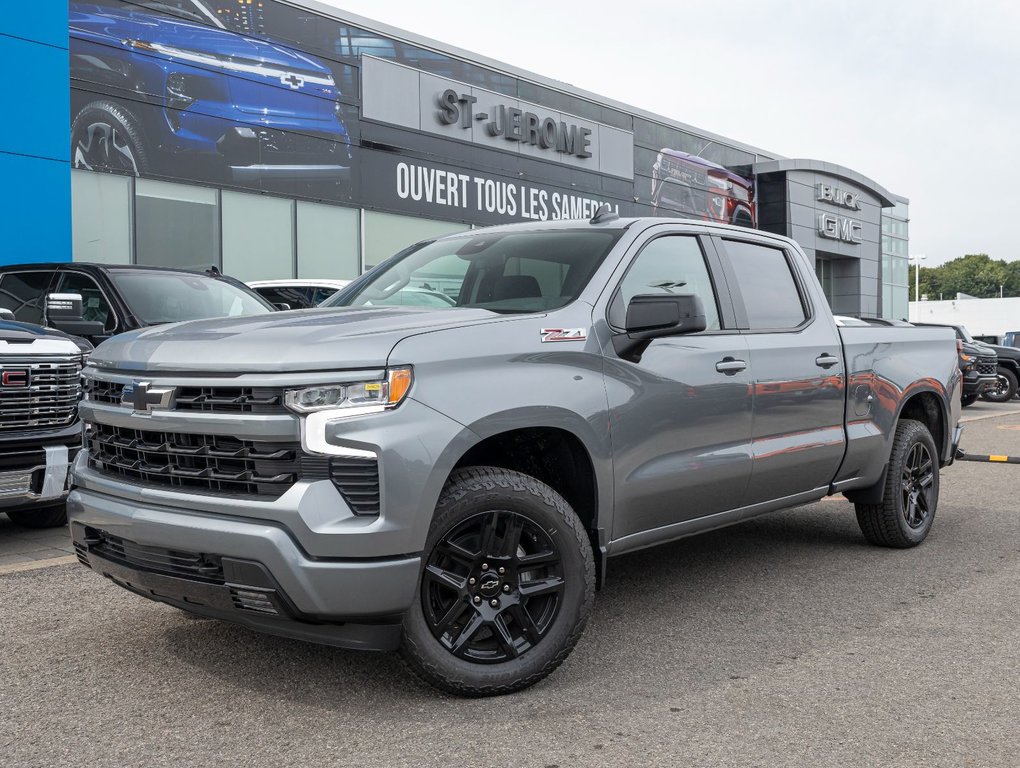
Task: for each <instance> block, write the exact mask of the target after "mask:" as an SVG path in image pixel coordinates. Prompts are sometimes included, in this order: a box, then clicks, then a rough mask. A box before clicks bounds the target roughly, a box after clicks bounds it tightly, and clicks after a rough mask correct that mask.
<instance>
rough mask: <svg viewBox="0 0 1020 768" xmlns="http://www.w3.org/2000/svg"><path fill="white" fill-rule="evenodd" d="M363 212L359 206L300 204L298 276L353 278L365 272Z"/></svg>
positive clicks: (298, 218) (298, 205)
mask: <svg viewBox="0 0 1020 768" xmlns="http://www.w3.org/2000/svg"><path fill="white" fill-rule="evenodd" d="M359 219H360V216H359V213H358V211H357V209H355V208H340V207H339V206H336V205H322V204H321V203H306V202H304V201H303V200H299V201H298V204H297V276H298V277H304V278H310V279H315V278H328V279H330V280H350V279H353V278H355V277H357V276H358V275H359V274H361V237H360V232H359V229H360V222H359Z"/></svg>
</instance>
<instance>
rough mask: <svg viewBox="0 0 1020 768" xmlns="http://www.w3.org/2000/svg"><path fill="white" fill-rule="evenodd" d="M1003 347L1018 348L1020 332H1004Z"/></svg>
mask: <svg viewBox="0 0 1020 768" xmlns="http://www.w3.org/2000/svg"><path fill="white" fill-rule="evenodd" d="M1002 345H1003V346H1004V347H1020V331H1006V334H1005V335H1004V336H1003V337H1002Z"/></svg>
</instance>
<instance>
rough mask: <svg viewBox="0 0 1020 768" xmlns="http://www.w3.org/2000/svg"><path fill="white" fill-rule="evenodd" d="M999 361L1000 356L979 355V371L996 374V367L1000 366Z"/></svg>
mask: <svg viewBox="0 0 1020 768" xmlns="http://www.w3.org/2000/svg"><path fill="white" fill-rule="evenodd" d="M997 363H998V358H995V357H979V358H978V362H977V369H978V373H990V374H992V375H994V374H995V373H996V368H997V367H998V366H997Z"/></svg>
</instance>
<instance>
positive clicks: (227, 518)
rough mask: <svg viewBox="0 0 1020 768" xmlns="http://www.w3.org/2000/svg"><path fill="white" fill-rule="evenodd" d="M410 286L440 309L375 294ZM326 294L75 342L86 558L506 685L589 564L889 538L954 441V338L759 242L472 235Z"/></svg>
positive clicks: (568, 636) (468, 691)
mask: <svg viewBox="0 0 1020 768" xmlns="http://www.w3.org/2000/svg"><path fill="white" fill-rule="evenodd" d="M437 275H438V276H441V277H442V279H443V280H445V281H446V282H445V283H443V284H442V285H443V286H444V288H443V292H444V293H446V292H447V291H450V290H451V286H455V288H453V289H452V290H455V292H456V296H457V298H456V301H455V303H452V304H448V305H446V306H445V308H435V307H429V308H415V307H409V306H407V305H406V304H404V305H399V306H394V305H393V304H392V303H391V302H390V300H391V299H392V297H394V296H395V295H398V294H401V293H405V292H407V291H408V289H409V287H422V289H423V290H424V286H423V284H424V283H426V282H427V283H428V285H438V284H439V283H436V282H434V281H435V280H436V276H437ZM716 286H723V287H724V289H723V290H716ZM408 295H412V294H408ZM333 302H340V303H342V306H334V307H330V308H322V307H320V308H319V309H312V310H306V311H303V312H290V313H281V314H280V315H277V316H274V317H246V318H230V319H221V320H206V321H196V322H192V323H184V324H181V325H178V326H173V327H168V328H163V329H160V328H156V329H151V330H149V331H145V332H144V334H142V335H139V334H138V333H127V334H122V335H121V336H119V337H116V338H114V339H111V340H110V341H108V342H106V343H105V344H103V345H102V346H101V347H100V348H99V349H98V350H97V351H96V353H95V354H94V355H93V358H92V360H91V362H90V365H89V367H88V368H87V370H86V372H85V381H86V387H85V390H86V395H85V400H84V401H83V403H82V416H83V419H84V420H85V422H86V424H87V433H86V434H87V437H86V442H87V450H86V451H85V452H83V453H82V454H81V455H80V456H79V458H78V461H77V462H76V466H75V484H76V487H75V489H74V490H73V491H72V493H71V497H70V500H69V502H68V503H69V510H70V511H69V515H70V517H71V529H72V536H73V539H74V543H75V547H76V550H77V553H78V556H79V558H80V560H81V562H82V563H83V564H84V565H87V566H88V567H90V568H93V569H94V570H95V571H96V572H97V573H99V574H102V575H105V576H108V577H109V578H111V579H113V580H114V581H115V582H116V583H117V584H120V585H121V586H124V587H126V588H127V589H130V590H132V591H134V592H136V593H138V594H139V595H142V596H144V597H146V598H148V599H152V600H159V601H162V602H166V603H168V604H170V605H173V606H176V607H178V608H182V609H184V610H187V611H191V612H193V613H197V614H201V615H204V616H208V617H214V618H219V619H225V620H229V621H235V622H239V623H242V624H245V625H247V626H250V627H253V628H256V629H259V630H262V631H266V632H271V633H275V634H279V635H284V636H287V637H294V638H301V639H305V640H311V641H315V642H321V643H327V644H331V645H337V646H343V647H350V648H362V649H373V648H374V649H394V648H397V647H398V646H399V647H400V648H401V649H402V652H403V654H404V656H405V658H406V659H407V661H408V663H409V665H410V666H411V668H412V669H413V670H414V671H415V672H417V673H418V674H419V675H421V676H422V678H424V679H425V680H427V681H428V682H430V683H431V684H433V685H435V686H437V687H439V688H442V689H444V690H447V691H451V692H453V693H457V694H463V695H471V696H478V695H491V694H501V693H509V692H512V691H515V690H519V689H521V688H524V687H526V686H529V685H531V684H533V683H535V682H537V681H538V680H540V679H542V678H543V677H544V676H545V675H547V674H549V673H550V672H551V671H552V670H553V669H555V668H556V666H558V665H559V664H560V663H561V662H562V661H563V659H564V658H565V657H566V656H567V654H568V653H569V652H570V650H571V649H572V647H573V646H574V644H575V643H576V642H577V640H578V638H579V637H580V635H581V633H582V631H583V629H584V626H585V623H586V621H587V619H588V616H589V614H590V612H591V610H592V605H593V601H594V590H595V587H596V584H597V582H598V581H599V580H600V579H603V578H605V573H606V569H607V559H608V557H609V556H610V555H617V554H622V553H625V552H631V551H634V550H637V549H640V548H642V547H647V546H652V545H654V544H659V543H662V542H666V541H671V540H674V539H677V538H680V537H683V536H689V535H692V534H695V533H699V532H702V531H706V530H712V529H716V528H720V527H722V526H725V525H729V524H733V523H737V522H740V521H742V520H746V519H748V518H750V517H754V516H756V515H759V514H762V513H765V512H769V511H772V510H776V509H780V508H785V507H789V506H793V505H797V504H803V503H808V502H811V501H815V500H817V499H820V498H822V497H824V496H827V495H830V494H835V493H843V494H845V495H846V497H847V498H849V499H850V500H851V501H852V502H853V503H854V505H855V509H856V514H857V520H858V522H859V524H860V528H861V531H862V533H863V535H864V537H865V538H866V539H867V540H868V541H869V542H871V543H873V544H876V545H881V546H888V547H912V546H915V545H917V544H920V543H921V542H922V541H923V540H924V539H925V537H926V536H927V534H928V532H929V530H930V529H931V526H932V523H933V520H934V517H935V513H936V508H937V505H938V497H939V468H940V467H942V466H945V465H946V464H949V463H951V462H952V460H953V458H954V456H955V450H956V446H957V444H958V442H959V426H958V420H959V414H960V406H959V402H960V401H959V391H960V389H959V388H960V381H961V373H960V370H959V368H958V367H957V356H956V341H955V339H954V338H953V334H952V333H951V332H950V331H948V330H946V329H939V328H891V327H839V326H838V325H837V324H836V323H835V321H834V320H833V317H832V315H831V313H830V312H829V309H828V303H827V302H826V299H825V296H824V294H823V292H822V289H821V286H820V285H819V283H818V281H817V279H816V278H815V274H814V270H813V267H812V265H811V263H810V261H809V260H808V258H807V257H806V256H805V255H804V253H803V251H801V250H800V248H799V246H797V244H796V243H794V242H793V241H792V240H789V239H787V238H784V237H779V236H776V235H770V234H766V233H763V232H756V231H751V230H747V229H743V228H740V227H733V226H727V225H713V224H707V223H701V222H696V221H691V220H689V219H688V220H680V219H674V220H664V219H657V218H645V219H620V218H618V217H616V216H614V215H612V214H608V213H605V212H600V213H599V214H598V215H597V216H595V217H594V218H593V219H592V220H591V221H561V222H545V223H542V224H530V223H529V224H516V225H509V226H503V227H493V228H489V229H480V230H474V231H471V232H466V233H462V234H458V235H452V236H448V237H442V238H438V239H436V240H434V241H431V242H427V243H422V244H420V245H419V246H418V247H414V248H410V249H407V250H405V251H403V252H402V253H400V254H398V255H397V256H395V257H393V258H392V259H390V260H388V261H386V262H384V263H382V264H380V265H379V266H377V267H376V268H375V269H373V270H372V271H371V272H369V273H367V274H366V275H363V276H362V277H360V278H358V279H357V280H356V281H354V282H352V284H351V285H350V286H348V287H347V288H345V289H343V291H342V292H341V293H340V294H338V295H337V296H336V297H334V299H331V300H330V303H333ZM139 340H144V343H139ZM197 411H202V412H201V413H200V414H199V413H196V412H197ZM197 416H201V417H202V418H201V419H198V418H196V417H197ZM640 634H641V632H640V630H638V631H636V636H638V635H640Z"/></svg>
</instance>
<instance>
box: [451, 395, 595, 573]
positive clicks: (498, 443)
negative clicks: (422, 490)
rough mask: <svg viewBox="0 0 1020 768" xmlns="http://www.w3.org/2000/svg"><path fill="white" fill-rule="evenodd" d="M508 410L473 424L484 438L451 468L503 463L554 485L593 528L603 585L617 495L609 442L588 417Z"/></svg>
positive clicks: (589, 528)
mask: <svg viewBox="0 0 1020 768" xmlns="http://www.w3.org/2000/svg"><path fill="white" fill-rule="evenodd" d="M548 410H554V409H548ZM555 410H558V409H555ZM546 415H547V416H548V415H550V414H546ZM561 415H562V414H561ZM508 416H509V414H502V415H501V416H494V417H492V418H488V419H486V420H485V421H484V422H483V423H481V424H476V425H472V426H471V428H470V429H471V431H472V432H474V433H475V435H476V436H477V437H478V438H479V439H478V441H477V442H476V443H474V444H473V445H471V446H470V447H469V448H468V449H467V450H465V451H464V452H463V453H462V454H461V455H460V457H459V458H458V459H457V460H456V461H455V462H454V465H453V467H452V469H451V470H450V473H449V474H452V473H453V472H454V471H456V470H458V469H462V468H464V467H469V466H492V467H502V468H504V469H511V470H515V471H518V472H522V473H524V474H527V475H530V476H532V477H534V478H536V479H537V480H540V481H541V482H543V483H545V484H546V485H548V486H549V487H551V488H553V489H554V490H555V491H556V492H557V493H559V494H560V495H561V496H563V498H564V499H565V500H566V501H567V503H568V504H569V505H570V506H571V508H572V509H573V510H574V512H575V513H576V514H577V516H578V518H580V520H581V523H582V524H583V525H584V528H585V531H586V532H587V533H588V538H589V540H590V542H591V546H592V552H593V553H594V554H595V561H596V577H597V583H598V584H599V585H600V586H601V584H602V582H603V580H604V578H605V559H606V554H605V552H606V543H607V542H606V539H607V534H608V529H609V522H610V521H609V517H610V514H611V513H610V510H611V504H610V500H611V499H612V473H611V471H610V470H609V468H608V461H609V460H608V455H607V454H606V450H607V449H606V447H605V446H600V445H599V444H598V441H597V440H596V439H595V435H594V434H592V433H590V431H589V430H590V425H589V424H588V422H586V421H584V422H583V424H584V426H585V427H587V429H584V428H582V429H578V428H577V427H576V425H571V424H568V423H564V420H563V419H548V418H547V419H542V420H527V421H522V420H521V419H520V418H519V416H517V417H509V418H508ZM566 418H567V421H572V420H573V419H571V418H570V417H569V416H567V417H566ZM576 418H578V419H579V418H580V417H576ZM582 421H583V420H582ZM586 432H588V434H586Z"/></svg>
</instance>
